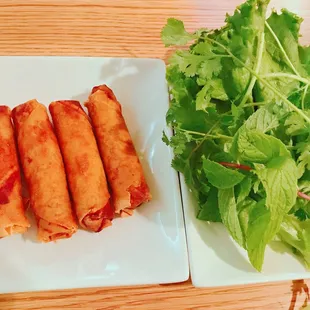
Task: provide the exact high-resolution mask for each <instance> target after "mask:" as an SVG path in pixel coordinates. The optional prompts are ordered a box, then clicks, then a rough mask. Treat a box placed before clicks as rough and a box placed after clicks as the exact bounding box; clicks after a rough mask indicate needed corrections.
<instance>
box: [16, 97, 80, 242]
mask: <svg viewBox="0 0 310 310" xmlns="http://www.w3.org/2000/svg"><path fill="white" fill-rule="evenodd" d="M12 115H13V120H14V123H15V126H16V131H17V144H18V149H19V153H20V159H21V163H22V167H23V171H24V174H25V180H26V183H27V186H28V190H29V195H30V205H31V207H32V210H33V212H34V214H35V217H36V221H37V227H38V232H37V237H38V240H39V241H42V242H49V241H55V240H57V239H62V238H70V237H71V236H72V234H74V233H75V232H76V230H77V225H76V222H75V220H74V217H73V213H72V210H71V202H70V197H69V193H68V189H67V181H66V175H65V170H64V165H63V161H62V157H61V153H60V149H59V146H58V144H57V139H56V136H55V134H54V131H53V128H52V124H51V123H50V121H49V119H48V115H47V111H46V108H45V107H44V106H43V105H42V104H40V103H38V102H37V101H36V100H30V101H28V102H26V103H24V104H21V105H19V106H18V107H16V108H15V109H14V110H13V113H12Z"/></svg>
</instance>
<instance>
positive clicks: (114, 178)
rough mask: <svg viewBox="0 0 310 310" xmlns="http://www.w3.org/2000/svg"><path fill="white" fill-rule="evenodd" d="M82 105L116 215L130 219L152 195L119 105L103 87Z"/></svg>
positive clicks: (97, 89) (107, 89)
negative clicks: (85, 111)
mask: <svg viewBox="0 0 310 310" xmlns="http://www.w3.org/2000/svg"><path fill="white" fill-rule="evenodd" d="M85 105H86V107H87V109H88V111H89V115H90V118H91V121H92V123H93V127H94V132H95V136H96V139H97V143H98V146H99V150H100V154H101V157H102V160H103V163H104V167H105V171H106V174H107V179H108V182H109V185H110V187H111V194H112V200H113V204H114V207H115V212H116V213H119V214H120V215H121V216H127V215H131V214H132V213H133V210H134V209H135V208H136V207H138V206H139V205H141V204H142V203H143V202H147V201H149V200H150V199H151V194H150V190H149V187H148V185H147V183H146V180H145V177H144V174H143V170H142V166H141V163H140V161H139V158H138V156H137V153H136V150H135V147H134V145H133V142H132V139H131V136H130V134H129V131H128V129H127V126H126V123H125V120H124V117H123V115H122V109H121V105H120V103H119V102H118V101H117V99H116V97H115V95H114V93H113V92H112V90H111V89H110V88H108V87H107V86H106V85H101V86H96V87H94V88H93V90H92V93H91V94H90V96H89V98H88V101H87V102H86V103H85Z"/></svg>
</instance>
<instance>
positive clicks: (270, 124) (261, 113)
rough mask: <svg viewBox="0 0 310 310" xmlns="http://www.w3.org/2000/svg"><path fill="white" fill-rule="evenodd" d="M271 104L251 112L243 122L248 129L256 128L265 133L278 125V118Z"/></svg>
mask: <svg viewBox="0 0 310 310" xmlns="http://www.w3.org/2000/svg"><path fill="white" fill-rule="evenodd" d="M273 106H274V105H273V104H271V105H266V106H264V107H262V108H260V109H258V110H257V111H256V112H255V113H253V114H252V115H251V116H250V117H249V118H248V119H247V120H246V122H245V124H244V126H245V127H246V128H247V129H248V130H252V129H254V130H258V131H260V132H262V133H266V132H268V131H270V130H272V129H275V128H277V127H278V126H279V119H278V117H277V115H275V114H274V112H273Z"/></svg>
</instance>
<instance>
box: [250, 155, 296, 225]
mask: <svg viewBox="0 0 310 310" xmlns="http://www.w3.org/2000/svg"><path fill="white" fill-rule="evenodd" d="M255 172H256V174H257V176H258V178H259V180H260V181H261V182H262V184H263V186H264V188H265V191H266V194H267V199H266V206H267V208H268V209H269V210H270V215H271V219H275V218H277V217H279V216H282V215H284V214H286V213H287V212H288V211H289V210H290V209H291V208H292V207H293V205H294V204H295V202H296V196H297V195H296V192H297V167H296V164H295V161H294V160H293V159H292V158H289V157H283V156H282V157H275V158H272V159H271V160H270V161H269V162H268V163H267V164H266V166H265V167H261V166H258V165H256V169H255Z"/></svg>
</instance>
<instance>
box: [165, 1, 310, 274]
mask: <svg viewBox="0 0 310 310" xmlns="http://www.w3.org/2000/svg"><path fill="white" fill-rule="evenodd" d="M268 4H269V0H248V1H246V2H245V3H243V4H242V5H240V6H239V7H238V8H237V9H236V10H235V12H234V14H233V15H231V16H230V15H227V17H226V25H225V26H223V27H222V28H220V29H216V30H209V29H199V30H197V31H195V32H188V31H186V29H185V27H184V24H183V22H182V21H180V20H176V19H173V18H170V19H168V22H167V25H166V26H165V27H164V28H163V30H162V33H161V37H162V40H163V42H164V44H165V45H166V46H167V47H169V46H187V48H186V47H185V48H184V47H183V48H182V49H179V50H176V51H175V53H174V54H173V55H172V57H171V58H170V59H169V65H168V67H167V81H168V84H169V90H170V95H171V104H170V108H169V110H168V112H167V116H166V120H167V123H168V124H169V125H170V126H171V128H173V132H174V135H173V136H172V137H168V136H166V135H165V134H164V137H163V140H164V142H165V143H166V144H167V145H169V146H170V147H172V148H173V150H174V154H175V156H174V159H173V162H172V166H173V167H174V168H175V169H176V170H177V171H179V172H181V173H183V175H184V177H185V181H186V184H187V185H188V187H189V189H190V190H191V192H192V193H193V195H194V197H195V198H196V201H197V204H198V206H199V210H198V213H197V217H198V218H199V219H201V220H204V221H210V222H222V223H223V224H224V225H225V226H226V228H227V230H228V232H229V233H230V234H231V236H232V238H234V239H235V240H236V242H237V243H238V244H239V245H240V246H242V247H243V248H245V249H246V250H247V252H248V256H249V260H250V262H251V263H252V265H253V266H254V267H255V268H256V269H257V270H259V271H261V270H262V266H263V261H264V253H265V248H266V246H267V244H268V243H269V242H271V241H272V240H273V239H274V238H280V239H281V240H282V241H283V242H285V243H286V244H288V245H289V246H291V247H292V248H293V249H294V253H298V255H300V256H302V257H303V258H304V260H305V264H306V265H307V266H309V265H310V262H309V257H310V243H309V242H308V239H310V230H307V229H306V228H307V227H308V226H309V225H310V148H309V145H310V87H309V86H310V48H309V47H304V46H301V45H300V44H299V42H298V39H299V36H300V34H299V30H300V24H301V22H302V19H301V18H300V17H298V16H297V15H295V14H293V13H291V12H289V11H287V10H286V9H283V10H282V11H281V13H280V14H279V13H277V12H276V11H273V12H272V13H271V15H270V16H269V17H267V16H266V11H267V6H268ZM188 43H189V44H190V45H187V44H188Z"/></svg>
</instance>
